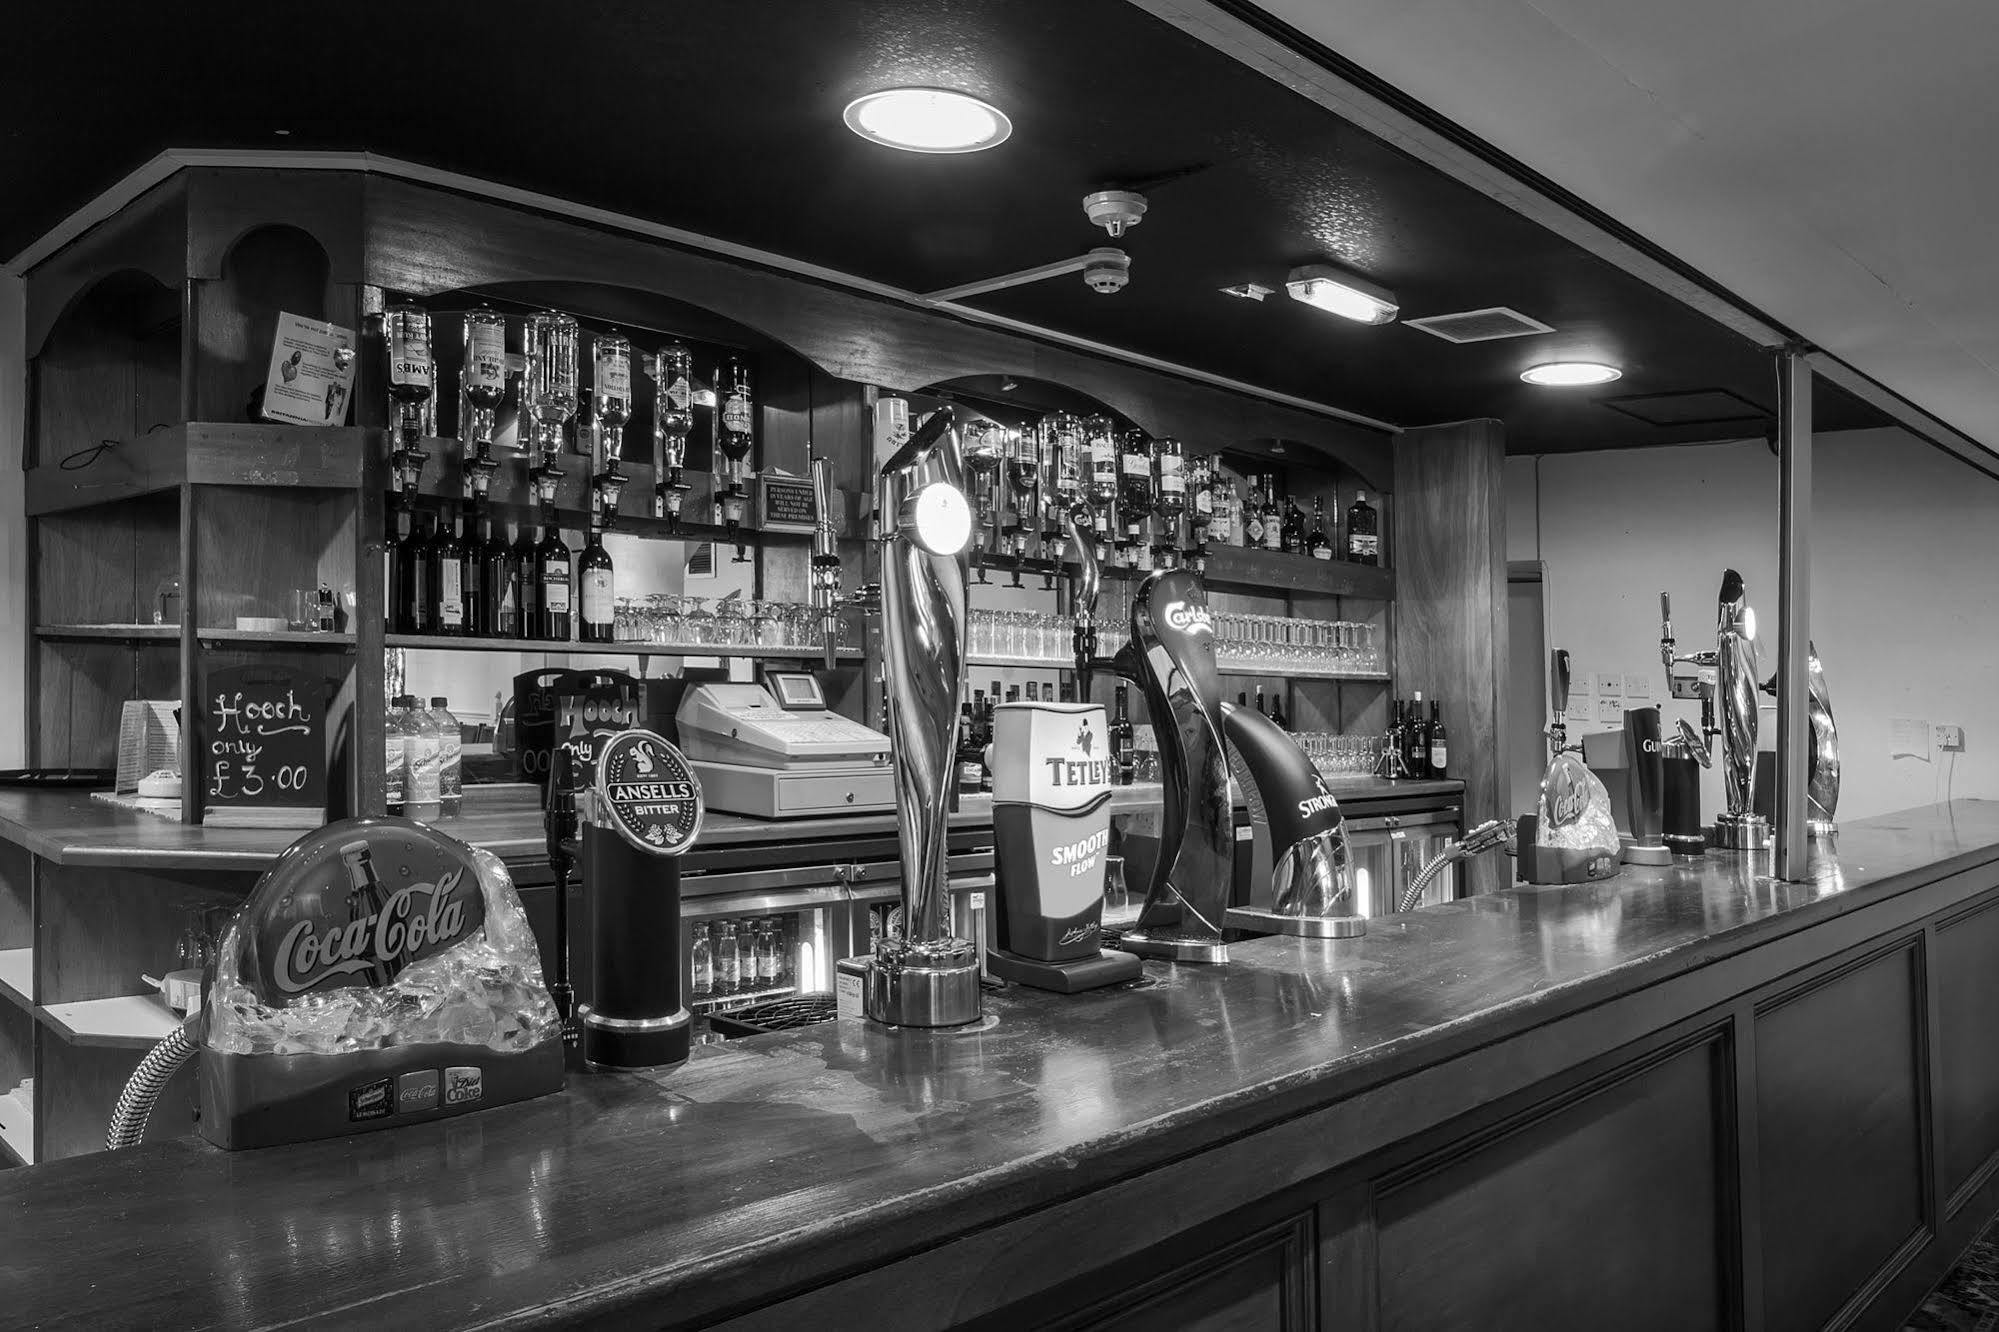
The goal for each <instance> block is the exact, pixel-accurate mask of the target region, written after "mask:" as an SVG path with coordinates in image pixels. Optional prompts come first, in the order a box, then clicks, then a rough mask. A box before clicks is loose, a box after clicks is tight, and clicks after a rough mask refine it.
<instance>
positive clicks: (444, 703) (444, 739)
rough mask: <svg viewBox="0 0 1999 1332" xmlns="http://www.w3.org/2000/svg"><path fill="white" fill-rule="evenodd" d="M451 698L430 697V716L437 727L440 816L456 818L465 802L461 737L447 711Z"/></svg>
mask: <svg viewBox="0 0 1999 1332" xmlns="http://www.w3.org/2000/svg"><path fill="white" fill-rule="evenodd" d="M450 702H451V700H450V699H448V698H433V699H432V700H430V720H431V722H432V723H433V724H434V725H435V726H436V727H437V758H438V767H437V796H438V804H439V805H441V806H442V807H443V812H444V817H445V818H447V819H452V818H457V817H458V812H459V810H460V809H462V808H463V807H464V805H465V772H464V769H465V739H464V735H463V733H462V732H461V731H460V729H459V726H458V718H456V717H454V716H452V715H451V708H450V706H449V705H450Z"/></svg>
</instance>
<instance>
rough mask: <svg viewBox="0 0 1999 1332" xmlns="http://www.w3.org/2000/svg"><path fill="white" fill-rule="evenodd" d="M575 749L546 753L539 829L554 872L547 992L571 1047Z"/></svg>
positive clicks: (577, 831)
mask: <svg viewBox="0 0 1999 1332" xmlns="http://www.w3.org/2000/svg"><path fill="white" fill-rule="evenodd" d="M578 766H579V765H578V764H577V761H576V752H575V749H574V747H573V746H572V745H571V744H570V742H569V741H567V740H563V741H561V742H559V743H557V744H556V745H555V747H554V750H553V751H552V753H551V754H550V767H549V776H548V790H547V792H546V794H545V798H544V800H543V804H542V815H541V821H542V832H543V834H544V836H545V837H546V838H547V844H548V868H549V870H550V872H551V873H553V874H554V875H555V933H554V947H553V949H552V951H553V952H554V954H555V975H554V976H553V977H551V978H550V980H549V983H548V996H549V998H550V999H552V1000H554V1001H555V1012H556V1015H557V1016H558V1017H560V1018H561V1019H562V1043H563V1045H564V1046H566V1047H571V1048H573V1047H574V1046H575V1045H576V1043H577V1041H578V1039H579V1037H578V1028H577V1026H576V1021H575V1008H576V990H575V987H574V986H573V985H571V984H570V979H569V978H570V970H569V879H570V876H571V875H572V874H574V873H575V871H576V849H577V843H578V842H579V840H580V839H581V837H582V835H583V833H582V821H581V818H580V816H579V815H578V812H577V808H576V796H577V792H578V791H579V790H580V789H581V786H582V776H581V774H580V772H579V771H578Z"/></svg>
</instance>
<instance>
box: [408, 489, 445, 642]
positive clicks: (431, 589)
mask: <svg viewBox="0 0 1999 1332" xmlns="http://www.w3.org/2000/svg"><path fill="white" fill-rule="evenodd" d="M420 522H421V523H422V531H421V532H420V533H418V534H417V535H416V536H415V537H413V538H411V541H410V555H411V559H410V577H411V579H412V580H413V582H414V583H415V588H414V595H413V596H412V598H411V605H410V623H411V624H412V625H414V626H415V627H414V629H413V630H412V631H411V632H413V633H419V634H434V633H437V632H438V628H437V599H438V596H439V595H440V587H439V583H440V581H441V580H440V578H439V574H438V567H437V566H438V560H439V558H440V557H439V554H438V536H437V515H436V514H431V513H426V514H424V515H423V516H422V518H421V519H420Z"/></svg>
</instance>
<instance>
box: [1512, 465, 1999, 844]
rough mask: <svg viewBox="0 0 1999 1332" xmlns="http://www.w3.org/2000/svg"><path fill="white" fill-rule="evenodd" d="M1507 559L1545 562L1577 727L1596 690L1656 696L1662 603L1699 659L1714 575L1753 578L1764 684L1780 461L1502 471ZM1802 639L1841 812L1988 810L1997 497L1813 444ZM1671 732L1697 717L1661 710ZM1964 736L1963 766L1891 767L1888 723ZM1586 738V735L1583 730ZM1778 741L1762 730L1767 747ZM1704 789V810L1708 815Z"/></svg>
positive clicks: (1994, 783)
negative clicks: (1974, 806)
mask: <svg viewBox="0 0 1999 1332" xmlns="http://www.w3.org/2000/svg"><path fill="white" fill-rule="evenodd" d="M1506 479H1507V507H1508V515H1507V517H1508V523H1507V542H1508V552H1507V553H1508V557H1509V558H1510V559H1516V560H1531V559H1537V558H1538V559H1541V560H1544V561H1546V563H1547V566H1548V578H1549V582H1550V585H1551V592H1552V602H1553V622H1552V625H1551V628H1550V639H1549V646H1550V647H1565V648H1567V649H1568V650H1569V651H1570V653H1571V654H1572V656H1573V659H1574V667H1575V672H1576V678H1577V680H1578V682H1579V684H1580V683H1581V682H1584V681H1589V682H1590V683H1591V685H1592V692H1591V693H1588V694H1585V693H1583V692H1582V691H1581V689H1580V688H1579V689H1578V691H1577V693H1576V695H1575V697H1574V698H1572V700H1571V712H1572V714H1573V713H1574V712H1576V711H1579V710H1587V713H1588V715H1590V716H1592V717H1593V716H1594V709H1595V697H1596V695H1595V693H1594V689H1593V685H1594V677H1595V676H1596V675H1597V674H1599V673H1604V672H1615V673H1618V674H1620V675H1623V674H1642V675H1644V676H1645V677H1646V678H1647V680H1648V681H1649V682H1650V687H1651V692H1652V698H1651V700H1650V701H1652V702H1659V701H1660V700H1661V699H1663V697H1664V694H1665V676H1664V670H1663V668H1662V667H1661V666H1660V664H1659V658H1658V639H1659V607H1658V594H1659V592H1660V591H1661V590H1662V589H1663V590H1665V591H1667V592H1670V593H1671V594H1672V598H1673V620H1674V628H1675V630H1676V632H1677V634H1678V637H1679V641H1680V649H1681V651H1683V652H1691V651H1695V650H1698V649H1701V648H1704V647H1710V646H1712V644H1713V628H1714V607H1715V593H1716V590H1717V589H1718V587H1719V585H1720V580H1721V573H1722V570H1723V569H1724V568H1727V567H1729V566H1733V567H1734V568H1736V569H1737V570H1739V571H1740V572H1741V573H1742V575H1743V577H1744V578H1745V579H1746V580H1747V581H1748V585H1749V597H1750V602H1751V604H1752V605H1754V606H1755V607H1756V608H1757V614H1758V618H1759V621H1760V624H1761V627H1762V629H1763V631H1764V638H1765V652H1766V654H1767V656H1766V668H1765V669H1766V673H1767V672H1772V671H1774V670H1775V669H1776V625H1777V587H1776V578H1777V490H1778V485H1777V460H1776V458H1775V457H1774V456H1773V455H1772V454H1771V452H1770V449H1769V447H1768V446H1767V445H1766V444H1764V443H1763V442H1762V441H1761V440H1756V441H1748V442H1738V443H1732V444H1718V445H1704V446H1698V447H1690V448H1672V449H1639V450H1620V451H1616V452H1603V453H1583V454H1562V455H1550V456H1547V457H1542V458H1514V459H1510V460H1509V461H1508V463H1507V478H1506ZM1812 498H1813V526H1812V574H1811V576H1812V608H1811V618H1812V638H1813V640H1814V641H1815V642H1816V643H1817V644H1818V649H1819V655H1820V657H1821V659H1822V660H1823V661H1824V663H1825V669H1826V680H1827V685H1828V687H1829V689H1830V691H1831V694H1832V703H1833V713H1834V716H1835V718H1836V720H1837V721H1838V724H1839V731H1840V747H1841V760H1842V764H1843V769H1844V781H1843V785H1842V790H1841V795H1840V806H1839V813H1840V816H1841V817H1842V818H1861V817H1865V816H1867V815H1870V814H1879V813H1883V812H1885V811H1889V810H1895V809H1903V808H1907V807H1908V806H1911V805H1918V804H1927V803H1929V802H1931V801H1933V800H1940V799H1943V798H1944V796H1945V795H1946V793H1947V792H1948V793H1950V794H1954V795H1958V796H1987V797H1990V796H1993V795H1999V688H1995V685H1999V666H1995V664H1994V659H1995V656H1999V580H1995V578H1994V576H1993V575H1994V571H1995V570H1999V523H1995V522H1994V521H1993V519H1994V518H1995V516H1999V481H1994V480H1992V479H1991V478H1989V477H1987V476H1985V475H1983V474H1982V473H1979V472H1976V471H1973V470H1972V469H1971V468H1969V467H1966V466H1965V465H1964V464H1962V463H1960V462H1957V461H1956V460H1955V459H1953V458H1951V457H1949V456H1947V455H1945V454H1943V453H1942V452H1940V451H1938V450H1936V449H1934V448H1932V447H1930V446H1929V445H1927V444H1924V443H1923V442H1922V441H1920V440H1918V439H1916V438H1914V437H1913V436H1910V435H1908V434H1905V433H1903V432H1902V431H1899V430H1869V431H1853V432H1848V433H1842V434H1834V435H1821V436H1819V438H1818V441H1817V447H1816V449H1815V475H1814V484H1813V496H1812ZM1660 706H1661V707H1662V709H1663V711H1664V714H1665V718H1666V722H1667V725H1668V726H1669V727H1670V726H1671V725H1672V721H1673V719H1674V718H1675V717H1676V716H1685V717H1687V718H1688V719H1689V720H1691V721H1698V719H1699V712H1698V705H1696V704H1693V703H1676V702H1672V701H1670V700H1667V701H1664V702H1661V703H1660ZM1898 717H1899V718H1919V719H1922V720H1924V721H1927V722H1928V723H1930V724H1931V725H1932V726H1934V725H1938V724H1942V723H1954V724H1957V725H1961V726H1963V727H1964V728H1965V731H1966V740H1967V750H1966V752H1965V753H1963V754H1960V755H1957V756H1956V759H1955V768H1954V770H1953V767H1952V760H1951V756H1948V755H1937V754H1935V753H1934V752H1928V753H1926V754H1925V755H1924V756H1923V757H1921V758H1906V757H1905V758H1893V757H1891V756H1890V747H1889V726H1890V720H1891V719H1892V718H1898ZM1585 729H1596V728H1595V726H1594V723H1592V725H1591V726H1590V727H1586V728H1585ZM1774 737H1775V719H1774V715H1773V714H1771V713H1769V712H1766V713H1765V714H1764V718H1763V747H1764V748H1766V749H1767V748H1769V747H1770V746H1771V742H1772V741H1773V739H1774ZM1720 799H1721V791H1720V785H1719V781H1718V780H1717V779H1716V778H1715V777H1714V776H1713V774H1710V775H1709V778H1708V781H1707V785H1706V788H1705V790H1704V791H1703V802H1704V804H1703V808H1704V809H1705V810H1706V811H1709V812H1712V811H1713V810H1714V809H1716V808H1718V807H1719V802H1720Z"/></svg>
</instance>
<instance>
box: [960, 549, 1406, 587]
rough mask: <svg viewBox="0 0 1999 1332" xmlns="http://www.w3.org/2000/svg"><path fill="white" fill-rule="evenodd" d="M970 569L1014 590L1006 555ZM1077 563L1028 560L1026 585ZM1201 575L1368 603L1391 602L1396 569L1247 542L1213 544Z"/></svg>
mask: <svg viewBox="0 0 1999 1332" xmlns="http://www.w3.org/2000/svg"><path fill="white" fill-rule="evenodd" d="M972 567H973V568H975V569H978V568H983V569H984V570H985V571H986V572H987V573H988V574H989V575H1000V576H1004V579H1005V581H1004V582H1002V581H1000V579H999V578H997V577H995V578H992V579H990V580H989V581H988V582H987V583H986V584H984V586H988V587H1008V588H1011V587H1012V585H1013V584H1012V578H1013V569H1014V565H1013V561H1012V560H1011V559H1009V558H1007V557H1006V556H1003V555H1000V556H996V555H986V554H982V553H979V552H974V553H973V556H972ZM1076 567H1077V566H1076V563H1075V561H1073V560H1064V561H1063V562H1062V563H1061V564H1059V565H1057V564H1056V563H1054V562H1052V561H1049V560H1028V561H1026V562H1025V563H1024V564H1022V565H1021V569H1020V574H1021V578H1022V580H1023V584H1024V583H1025V580H1026V579H1029V578H1036V577H1045V576H1048V575H1051V574H1054V573H1057V572H1060V573H1062V574H1065V575H1067V574H1073V573H1074V572H1075V571H1076ZM1102 572H1103V577H1104V579H1105V580H1106V581H1108V582H1122V583H1129V582H1135V581H1137V580H1138V579H1141V578H1144V577H1145V576H1146V575H1147V574H1148V573H1150V572H1152V571H1151V570H1149V569H1127V568H1124V567H1123V566H1121V565H1115V564H1109V563H1106V564H1105V565H1104V566H1103V570H1102ZM1200 577H1201V581H1202V583H1204V584H1207V585H1209V586H1213V587H1216V588H1219V589H1223V590H1228V591H1235V590H1247V591H1253V592H1311V593H1317V594H1318V595H1321V596H1335V597H1358V598H1361V599H1362V600H1366V601H1392V600H1394V598H1395V571H1394V570H1393V569H1384V568H1379V567H1377V566H1375V565H1371V564H1351V563H1348V562H1347V561H1345V560H1315V559H1313V558H1312V557H1311V556H1309V555H1287V554H1285V553H1284V552H1283V551H1281V550H1250V549H1248V548H1247V547H1244V546H1211V547H1209V549H1208V571H1207V572H1206V573H1204V574H1202V575H1201V576H1200ZM972 586H973V587H975V588H976V587H979V586H981V584H979V583H978V582H977V581H976V580H974V582H973V583H972Z"/></svg>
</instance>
